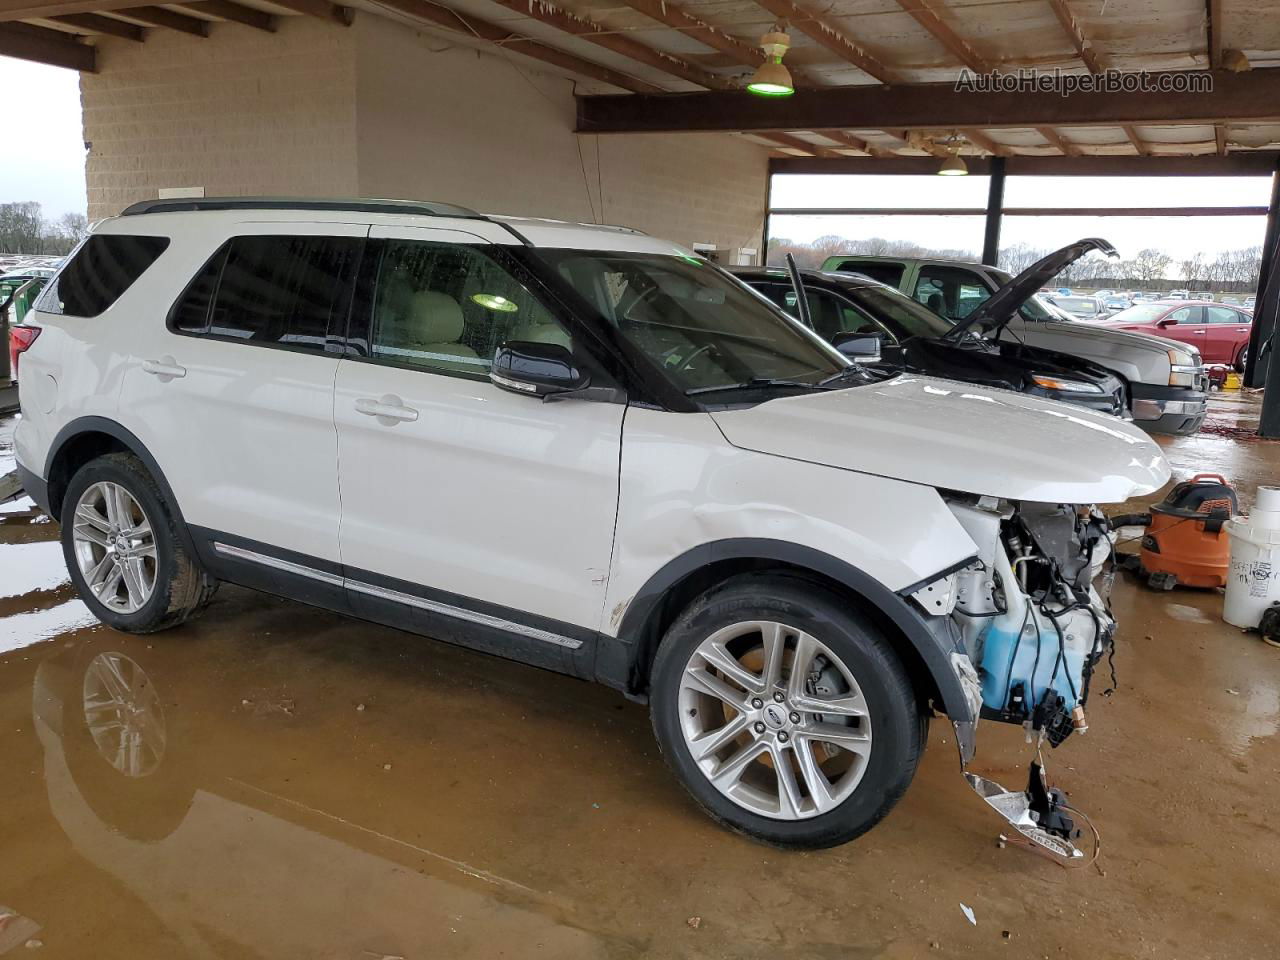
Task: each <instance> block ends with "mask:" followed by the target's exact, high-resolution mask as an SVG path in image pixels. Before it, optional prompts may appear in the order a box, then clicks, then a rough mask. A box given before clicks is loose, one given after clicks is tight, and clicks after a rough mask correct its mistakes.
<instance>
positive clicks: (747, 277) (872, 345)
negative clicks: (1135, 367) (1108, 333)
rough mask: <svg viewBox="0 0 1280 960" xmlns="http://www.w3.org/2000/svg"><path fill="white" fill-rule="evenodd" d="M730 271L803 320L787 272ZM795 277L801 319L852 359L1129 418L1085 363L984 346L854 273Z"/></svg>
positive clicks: (1099, 373) (1106, 381)
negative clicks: (798, 282)
mask: <svg viewBox="0 0 1280 960" xmlns="http://www.w3.org/2000/svg"><path fill="white" fill-rule="evenodd" d="M732 272H733V273H734V274H735V275H736V276H737V277H738V279H739V280H742V281H744V282H745V283H747V284H750V285H751V286H752V287H754V288H755V289H756V290H757V291H758V292H759V293H762V294H764V295H765V296H766V297H768V298H769V299H770V300H771V301H773V303H775V304H777V305H778V306H779V307H782V309H784V310H786V311H787V312H788V313H790V314H792V315H793V316H797V317H799V316H800V315H801V313H802V311H801V310H800V309H799V305H798V302H797V300H798V298H797V297H796V294H795V288H794V286H793V284H792V281H791V277H790V276H789V274H788V272H787V271H786V270H783V269H781V268H778V267H738V268H735V269H733V270H732ZM800 279H801V283H802V285H803V286H804V291H805V303H806V306H807V308H808V309H807V310H805V311H803V313H805V316H804V317H803V318H802V319H804V320H805V321H806V322H807V324H808V325H809V326H810V327H812V328H813V329H814V331H816V332H817V333H818V334H820V335H821V336H822V337H823V338H824V339H825V340H828V341H829V342H831V343H832V344H834V345H836V346H837V347H838V348H842V349H844V350H846V351H847V352H848V354H849V355H850V356H851V358H852V359H855V360H863V361H864V362H868V363H869V364H870V365H872V366H881V367H886V368H889V369H891V370H893V371H897V370H907V371H909V372H911V373H919V374H925V375H928V376H934V377H946V378H948V379H951V380H963V381H966V382H969V383H978V384H982V385H983V386H987V387H1002V388H1004V389H1007V390H1018V391H1020V392H1022V393H1031V394H1036V395H1037V396H1042V397H1050V398H1052V399H1054V400H1062V401H1065V402H1067V403H1074V404H1077V405H1079V406H1082V407H1088V408H1089V409H1091V410H1097V411H1100V412H1102V413H1109V414H1112V415H1114V416H1123V417H1126V418H1127V417H1128V402H1127V398H1126V396H1125V390H1124V385H1123V384H1122V383H1121V382H1120V379H1119V378H1118V377H1116V376H1115V375H1114V374H1111V373H1108V372H1107V371H1106V370H1105V369H1103V368H1102V367H1100V366H1098V365H1097V364H1095V363H1091V362H1089V361H1088V360H1082V359H1080V358H1079V357H1073V356H1070V355H1069V354H1065V353H1059V352H1058V351H1056V350H1044V349H1041V348H1039V347H1030V346H1027V345H1025V344H1023V343H1020V342H1018V341H1016V340H1012V339H1006V340H1003V341H992V340H986V339H984V338H982V337H979V336H976V335H974V334H972V333H970V332H968V331H967V330H965V329H963V328H962V327H961V326H960V325H959V324H955V323H952V322H951V321H949V320H946V319H944V318H943V317H941V316H939V315H938V314H936V313H934V312H933V311H932V310H929V309H928V308H927V307H924V306H922V305H921V304H919V303H917V302H916V301H915V300H912V299H911V298H910V297H907V296H904V295H903V294H901V293H899V292H898V291H897V290H894V289H893V288H892V287H887V286H885V285H884V284H882V283H877V282H876V281H874V280H870V279H868V278H866V277H861V276H857V275H856V274H849V273H826V272H822V271H819V270H802V271H800ZM877 355H878V357H879V359H878V360H875V359H872V358H874V357H875V356H877Z"/></svg>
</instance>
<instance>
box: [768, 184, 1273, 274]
mask: <svg viewBox="0 0 1280 960" xmlns="http://www.w3.org/2000/svg"><path fill="white" fill-rule="evenodd" d="M987 186H988V178H987V177H979V176H967V177H939V176H931V175H922V176H892V177H884V176H881V177H875V176H870V175H867V174H850V175H835V176H833V175H831V174H825V175H818V174H786V175H779V176H775V177H774V178H773V195H772V197H771V198H770V199H771V205H772V206H773V207H842V208H871V207H902V208H922V207H978V208H981V209H985V208H986V205H987ZM1270 200H1271V178H1270V177H1111V178H1103V177H1009V179H1008V180H1006V181H1005V191H1004V205H1005V207H1006V208H1010V207H1083V206H1088V207H1159V206H1165V207H1176V206H1195V207H1235V206H1251V207H1263V208H1265V207H1266V206H1267V204H1268V203H1269V202H1270ZM984 224H985V218H984V217H983V216H981V215H978V216H973V217H930V216H877V217H839V216H822V217H818V216H790V215H788V216H775V217H772V218H771V222H770V225H769V236H771V237H786V238H788V239H791V240H798V241H801V242H808V241H812V240H815V239H817V238H818V237H821V236H824V235H826V234H836V235H838V236H843V237H848V238H849V239H862V238H867V237H884V238H885V239H888V240H911V241H914V242H916V243H919V244H921V245H923V246H927V247H932V248H935V249H967V250H972V251H974V252H975V253H977V252H979V251H981V250H982V231H983V228H984ZM1265 230H1266V217H1265V216H1257V217H1237V216H1232V217H1190V218H1183V217H1016V216H1006V217H1005V218H1004V220H1003V222H1002V224H1001V230H1000V243H1001V246H1002V247H1007V246H1012V245H1013V244H1016V243H1027V244H1030V245H1031V246H1034V247H1044V248H1050V249H1052V248H1054V247H1060V246H1063V245H1064V244H1067V243H1070V242H1071V241H1073V240H1078V239H1080V238H1081V237H1102V238H1103V239H1105V240H1109V241H1111V243H1112V244H1113V245H1114V246H1115V247H1116V249H1117V250H1118V251H1119V253H1120V256H1121V257H1132V256H1133V255H1134V254H1136V253H1137V252H1138V251H1139V250H1141V249H1143V248H1145V247H1156V248H1159V249H1161V250H1163V251H1165V252H1166V253H1168V254H1169V255H1170V256H1172V257H1173V258H1174V259H1175V260H1179V259H1183V258H1187V257H1191V256H1193V255H1194V254H1196V253H1197V252H1202V253H1205V254H1206V255H1207V256H1209V258H1210V259H1212V257H1213V256H1214V255H1215V254H1217V253H1218V252H1219V251H1221V250H1237V249H1240V248H1242V247H1251V246H1261V245H1262V239H1263V233H1264V232H1265Z"/></svg>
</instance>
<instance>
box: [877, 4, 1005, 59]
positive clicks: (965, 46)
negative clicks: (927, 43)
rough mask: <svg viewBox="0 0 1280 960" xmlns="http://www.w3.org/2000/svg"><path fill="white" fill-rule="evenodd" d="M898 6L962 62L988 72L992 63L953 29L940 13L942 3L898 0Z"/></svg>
mask: <svg viewBox="0 0 1280 960" xmlns="http://www.w3.org/2000/svg"><path fill="white" fill-rule="evenodd" d="M898 6H900V7H902V9H903V10H905V11H906V12H907V13H909V14H911V17H912V19H914V20H915V22H916V23H918V24H920V26H922V27H924V28H925V30H927V31H928V32H929V34H930V35H931V36H932V37H933V38H934V39H935V40H937V41H938V42H939V43H940V44H942V45H943V46H944V47H946V49H947V51H948V52H949V53H950V54H951V55H952V56H953V57H955V58H956V59H957V60H959V61H960V62H961V63H962V64H964V65H965V66H966V67H968V68H969V69H970V70H972V71H973V72H974V73H988V72H990V70H991V65H990V64H989V63H988V62H987V60H986V58H985V57H983V56H982V55H981V54H979V53H978V51H977V50H975V49H974V48H973V46H972V45H971V44H970V43H969V41H967V40H965V39H964V38H963V37H961V36H960V35H959V34H958V33H956V32H955V31H954V30H952V29H951V26H950V24H948V23H947V22H946V21H945V20H943V19H942V17H941V16H940V15H939V13H938V9H939V8H940V7H941V4H939V5H938V6H936V7H935V5H934V4H933V3H932V2H931V0H898Z"/></svg>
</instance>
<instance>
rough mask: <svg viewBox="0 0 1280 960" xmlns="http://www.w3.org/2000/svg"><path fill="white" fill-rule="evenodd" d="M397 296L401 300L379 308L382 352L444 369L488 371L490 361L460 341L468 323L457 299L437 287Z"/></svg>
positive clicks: (379, 337) (380, 346)
mask: <svg viewBox="0 0 1280 960" xmlns="http://www.w3.org/2000/svg"><path fill="white" fill-rule="evenodd" d="M396 299H397V300H399V301H400V302H399V303H397V302H395V301H391V302H388V303H387V305H386V309H385V310H379V316H378V341H379V350H378V352H379V353H381V354H383V355H384V356H389V357H394V358H396V359H400V360H406V361H410V362H417V363H421V364H423V365H424V366H429V367H437V368H439V369H442V370H451V371H459V372H463V373H484V372H485V371H486V369H487V368H488V362H487V361H481V360H480V358H479V357H478V355H477V354H476V352H475V350H473V349H472V348H471V347H469V346H467V345H466V344H464V343H461V342H459V341H460V340H461V339H462V335H463V332H464V330H465V326H466V325H465V322H464V319H463V315H462V307H460V306H459V305H458V301H457V300H455V299H453V297H451V296H449V295H448V294H447V293H437V292H436V291H434V290H421V291H417V292H415V293H411V294H409V295H408V296H406V297H403V298H396ZM451 358H456V359H451Z"/></svg>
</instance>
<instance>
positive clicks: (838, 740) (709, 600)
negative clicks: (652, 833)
mask: <svg viewBox="0 0 1280 960" xmlns="http://www.w3.org/2000/svg"><path fill="white" fill-rule="evenodd" d="M650 694H651V696H650V709H651V712H652V720H653V727H654V731H655V733H656V735H657V738H658V743H659V745H660V746H661V748H662V752H663V754H664V756H665V757H666V759H667V762H668V763H669V764H670V766H671V767H672V768H673V769H674V770H675V772H676V774H677V776H679V778H680V780H681V781H682V782H683V784H684V785H685V787H686V788H687V789H688V791H689V793H690V794H692V796H693V798H694V799H695V800H696V801H697V802H698V803H699V804H701V806H702V807H703V808H704V809H705V810H706V811H707V812H708V813H709V814H710V815H711V816H712V817H713V818H715V819H716V820H719V821H721V822H723V823H725V824H727V825H729V826H730V827H733V828H734V829H737V830H740V831H742V832H744V833H747V834H749V835H751V836H753V837H756V838H758V839H761V840H764V841H766V842H769V843H774V844H778V845H781V846H788V847H809V848H813V847H828V846H833V845H835V844H839V843H844V842H845V841H848V840H852V839H853V838H854V837H856V836H858V835H859V834H861V833H863V832H865V831H866V830H868V829H870V828H871V827H872V826H874V825H875V824H876V823H877V822H878V821H879V820H880V819H881V818H883V817H884V816H885V814H887V813H888V812H889V810H890V808H891V807H892V806H893V804H894V803H896V802H897V800H898V798H899V797H901V796H902V794H903V793H904V792H905V791H906V789H907V786H908V784H910V782H911V778H912V776H913V775H914V774H915V769H916V764H917V762H918V760H919V757H920V753H921V751H922V750H923V749H924V736H925V727H926V724H925V721H924V719H923V715H922V713H921V711H920V709H919V707H918V706H917V701H916V698H915V696H914V693H913V690H912V687H911V682H910V680H909V678H908V677H907V674H906V671H905V670H904V669H903V666H902V663H901V661H900V660H899V659H898V657H897V655H896V653H895V652H894V650H893V647H892V646H891V644H890V643H889V641H888V640H887V639H886V638H885V637H884V636H883V635H882V634H881V633H880V631H878V630H877V629H876V628H875V627H874V626H873V625H872V624H871V623H870V622H869V621H867V620H866V619H865V618H863V617H861V616H859V615H858V614H857V613H855V612H853V611H851V610H850V609H849V607H848V604H846V603H844V602H842V600H841V599H840V598H839V597H836V596H835V595H833V594H831V593H829V592H828V591H826V590H823V589H821V588H818V587H815V586H812V585H809V584H807V583H805V582H803V581H800V580H796V579H791V578H787V577H767V578H766V577H752V578H745V579H742V580H738V581H734V582H731V583H729V584H727V585H725V586H723V587H721V588H718V589H716V590H713V591H711V592H709V593H707V594H704V595H703V596H702V597H700V598H699V599H698V600H696V601H695V602H694V603H693V604H692V605H691V606H690V608H689V609H688V610H686V611H685V612H684V613H683V614H682V615H681V616H680V617H679V618H678V619H677V620H676V622H675V623H674V624H673V625H672V627H671V629H670V630H669V631H668V632H667V635H666V637H665V638H664V640H663V642H662V645H661V647H660V648H659V651H658V655H657V657H656V659H655V661H654V668H653V674H652V680H651V690H650Z"/></svg>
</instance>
